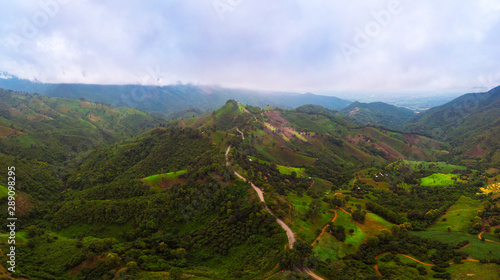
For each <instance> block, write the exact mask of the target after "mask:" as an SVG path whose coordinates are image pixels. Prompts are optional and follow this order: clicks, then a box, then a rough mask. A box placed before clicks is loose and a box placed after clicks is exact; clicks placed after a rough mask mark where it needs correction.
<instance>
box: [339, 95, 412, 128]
mask: <svg viewBox="0 0 500 280" xmlns="http://www.w3.org/2000/svg"><path fill="white" fill-rule="evenodd" d="M340 112H342V113H344V114H346V115H347V116H348V117H349V118H350V119H351V120H353V121H354V122H356V123H359V124H374V125H381V126H384V127H387V128H392V129H402V128H403V124H404V123H405V122H406V121H408V120H409V119H410V118H412V117H414V116H415V115H416V113H415V112H414V111H412V110H410V109H406V108H401V107H396V106H394V105H390V104H386V103H383V102H372V103H360V102H357V101H356V102H353V103H351V104H349V105H348V106H347V107H345V108H343V109H342V110H341V111H340Z"/></svg>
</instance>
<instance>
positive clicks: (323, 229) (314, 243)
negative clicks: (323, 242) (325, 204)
mask: <svg viewBox="0 0 500 280" xmlns="http://www.w3.org/2000/svg"><path fill="white" fill-rule="evenodd" d="M333 211H334V212H335V216H334V217H333V219H332V220H331V221H330V223H332V224H333V222H335V220H336V219H337V210H335V209H334V210H333ZM327 227H328V224H326V225H325V226H324V227H323V228H322V229H321V233H320V234H319V235H318V237H316V239H314V241H313V243H311V246H314V245H316V244H318V243H317V242H316V241H318V239H319V238H320V237H321V235H323V233H325V230H326V228H327Z"/></svg>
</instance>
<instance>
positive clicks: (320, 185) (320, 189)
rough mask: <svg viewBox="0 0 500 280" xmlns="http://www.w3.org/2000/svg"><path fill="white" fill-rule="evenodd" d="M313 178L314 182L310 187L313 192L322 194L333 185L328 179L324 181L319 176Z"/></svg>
mask: <svg viewBox="0 0 500 280" xmlns="http://www.w3.org/2000/svg"><path fill="white" fill-rule="evenodd" d="M313 179H314V184H313V186H312V188H311V190H312V191H313V192H316V193H321V194H322V193H325V192H329V191H330V190H331V189H332V187H333V184H332V183H331V182H330V181H326V180H323V179H320V178H313Z"/></svg>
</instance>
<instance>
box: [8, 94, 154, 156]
mask: <svg viewBox="0 0 500 280" xmlns="http://www.w3.org/2000/svg"><path fill="white" fill-rule="evenodd" d="M158 123H159V122H158V121H155V118H154V117H152V116H150V115H148V114H146V113H144V112H141V111H138V110H135V109H130V108H112V107H109V106H106V105H102V104H96V103H90V102H87V101H81V100H71V99H66V98H55V97H52V98H50V97H46V96H41V95H33V94H25V93H17V92H12V91H8V90H2V89H0V152H2V153H5V154H10V155H14V156H21V157H25V158H29V159H38V160H42V161H45V162H61V161H64V160H66V159H69V158H71V157H73V156H75V155H77V154H79V153H81V152H85V151H87V150H90V149H94V148H96V147H98V146H100V145H102V144H109V143H113V142H116V141H119V140H122V139H125V138H128V137H132V136H133V135H135V134H137V133H139V132H141V131H144V130H145V129H147V128H151V127H153V126H155V125H156V124H158Z"/></svg>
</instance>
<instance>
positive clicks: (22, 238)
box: [0, 231, 28, 244]
mask: <svg viewBox="0 0 500 280" xmlns="http://www.w3.org/2000/svg"><path fill="white" fill-rule="evenodd" d="M9 236H10V233H2V234H0V243H7V240H8V239H9ZM27 241H28V239H27V238H26V232H24V231H18V232H16V244H24V243H26V242H27Z"/></svg>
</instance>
